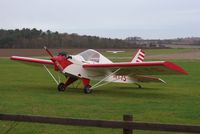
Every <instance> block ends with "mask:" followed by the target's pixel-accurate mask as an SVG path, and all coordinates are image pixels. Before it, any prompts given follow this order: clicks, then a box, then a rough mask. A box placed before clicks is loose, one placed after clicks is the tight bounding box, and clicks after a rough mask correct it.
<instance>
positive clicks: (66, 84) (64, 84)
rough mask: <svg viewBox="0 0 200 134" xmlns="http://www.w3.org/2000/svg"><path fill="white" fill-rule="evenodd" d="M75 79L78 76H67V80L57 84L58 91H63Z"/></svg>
mask: <svg viewBox="0 0 200 134" xmlns="http://www.w3.org/2000/svg"><path fill="white" fill-rule="evenodd" d="M76 80H78V78H76V77H69V78H68V80H67V81H66V82H65V83H60V84H59V85H58V91H65V89H66V88H67V87H68V86H69V85H70V84H72V83H73V82H75V81H76Z"/></svg>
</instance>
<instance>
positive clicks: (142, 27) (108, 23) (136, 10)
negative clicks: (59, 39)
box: [0, 0, 200, 39]
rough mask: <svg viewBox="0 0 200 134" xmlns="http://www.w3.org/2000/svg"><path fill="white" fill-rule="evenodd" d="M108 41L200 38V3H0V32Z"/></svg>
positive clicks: (19, 0) (152, 0)
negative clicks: (39, 32)
mask: <svg viewBox="0 0 200 134" xmlns="http://www.w3.org/2000/svg"><path fill="white" fill-rule="evenodd" d="M24 27H25V28H37V29H42V30H47V29H49V30H51V31H58V32H67V33H78V34H80V35H96V36H101V37H111V38H126V37H129V36H140V37H142V38H146V39H147V38H176V37H192V36H195V37H196V36H199V37H200V0H0V28H2V29H15V28H20V29H21V28H24Z"/></svg>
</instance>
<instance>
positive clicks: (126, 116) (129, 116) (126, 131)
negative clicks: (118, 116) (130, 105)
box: [123, 115, 133, 134]
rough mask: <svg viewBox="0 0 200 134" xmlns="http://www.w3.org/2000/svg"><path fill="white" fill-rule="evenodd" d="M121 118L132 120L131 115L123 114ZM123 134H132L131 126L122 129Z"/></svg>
mask: <svg viewBox="0 0 200 134" xmlns="http://www.w3.org/2000/svg"><path fill="white" fill-rule="evenodd" d="M123 120H124V121H127V122H132V121H133V116H132V115H124V116H123ZM123 134H133V130H132V129H131V128H129V129H125V128H124V129H123Z"/></svg>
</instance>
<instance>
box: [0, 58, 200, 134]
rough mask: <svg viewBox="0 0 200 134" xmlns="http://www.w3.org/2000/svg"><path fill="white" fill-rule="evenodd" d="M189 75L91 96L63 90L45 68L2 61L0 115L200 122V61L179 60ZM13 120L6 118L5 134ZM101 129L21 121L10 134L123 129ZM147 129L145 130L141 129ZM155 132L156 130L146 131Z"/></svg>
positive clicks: (98, 133)
mask: <svg viewBox="0 0 200 134" xmlns="http://www.w3.org/2000/svg"><path fill="white" fill-rule="evenodd" d="M175 62H176V63H177V64H179V65H181V66H182V67H184V68H185V69H186V70H187V71H188V72H189V75H188V76H183V75H181V76H161V78H163V79H164V80H165V81H166V82H167V83H168V84H143V87H144V88H143V89H138V88H137V87H136V86H135V85H134V84H110V85H107V86H104V87H100V88H97V89H96V90H95V91H94V92H93V93H92V94H88V95H85V94H84V93H83V91H82V86H79V88H78V89H75V88H69V89H67V90H66V91H65V92H62V93H60V92H58V91H57V89H56V85H55V83H54V82H53V80H52V79H51V78H50V76H48V74H47V73H46V71H45V70H44V69H43V68H40V67H32V66H28V65H25V64H21V63H18V62H13V61H10V60H9V59H0V75H1V77H0V113H13V114H30V115H45V116H56V117H57V116H58V117H73V118H89V119H108V120H122V116H123V114H126V113H128V114H133V116H134V120H135V121H143V122H159V123H180V124H200V88H199V86H200V81H199V78H200V70H199V68H198V67H200V61H199V60H176V61H175ZM12 124H13V122H5V121H0V133H4V132H5V131H6V130H7V129H8V128H9V127H10V126H11V125H12ZM121 132H122V130H118V129H100V128H89V127H72V126H60V125H47V124H33V123H17V126H16V127H14V128H13V129H12V130H11V131H10V133H20V134H21V133H24V134H27V133H32V134H34V133H46V134H49V133H51V134H54V133H57V134H61V133H70V134H75V133H76V134H77V133H85V134H90V133H91V134H93V133H95V134H101V133H116V134H118V133H121ZM137 133H144V131H137ZM145 133H155V132H145Z"/></svg>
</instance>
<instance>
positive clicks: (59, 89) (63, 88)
mask: <svg viewBox="0 0 200 134" xmlns="http://www.w3.org/2000/svg"><path fill="white" fill-rule="evenodd" d="M58 91H60V92H63V91H65V84H64V83H60V84H59V85H58Z"/></svg>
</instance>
